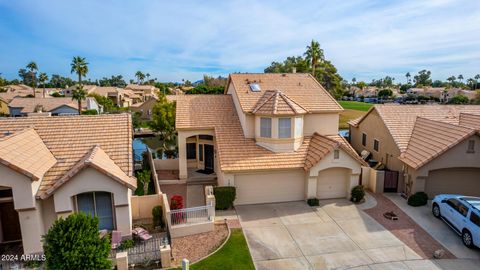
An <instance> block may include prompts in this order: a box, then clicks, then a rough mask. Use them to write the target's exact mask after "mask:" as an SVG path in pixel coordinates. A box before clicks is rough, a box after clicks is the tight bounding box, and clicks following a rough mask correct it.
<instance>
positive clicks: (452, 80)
mask: <svg viewBox="0 0 480 270" xmlns="http://www.w3.org/2000/svg"><path fill="white" fill-rule="evenodd" d="M456 79H457V78H455V76H450V77H448V78H447V81H449V82H450V84H451V85H452V86H454V85H455V80H456Z"/></svg>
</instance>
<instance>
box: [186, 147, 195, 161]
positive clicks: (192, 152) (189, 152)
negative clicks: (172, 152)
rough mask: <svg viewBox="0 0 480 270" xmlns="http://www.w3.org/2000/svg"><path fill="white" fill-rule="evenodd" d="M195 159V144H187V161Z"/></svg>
mask: <svg viewBox="0 0 480 270" xmlns="http://www.w3.org/2000/svg"><path fill="white" fill-rule="evenodd" d="M196 158H197V144H196V143H187V159H196Z"/></svg>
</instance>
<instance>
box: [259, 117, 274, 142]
mask: <svg viewBox="0 0 480 270" xmlns="http://www.w3.org/2000/svg"><path fill="white" fill-rule="evenodd" d="M260 137H262V138H271V137H272V118H267V117H261V118H260Z"/></svg>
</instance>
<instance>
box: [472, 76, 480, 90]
mask: <svg viewBox="0 0 480 270" xmlns="http://www.w3.org/2000/svg"><path fill="white" fill-rule="evenodd" d="M473 78H474V79H475V89H477V86H478V79H480V74H477V75H475V77H473Z"/></svg>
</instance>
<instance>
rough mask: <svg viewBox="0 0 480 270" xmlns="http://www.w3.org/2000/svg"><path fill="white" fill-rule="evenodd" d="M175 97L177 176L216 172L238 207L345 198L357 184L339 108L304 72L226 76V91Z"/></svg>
mask: <svg viewBox="0 0 480 270" xmlns="http://www.w3.org/2000/svg"><path fill="white" fill-rule="evenodd" d="M175 97H176V102H177V105H176V108H177V109H176V128H177V131H178V148H179V176H180V178H181V179H187V180H188V177H189V174H191V173H192V170H198V169H200V170H203V171H207V173H209V172H212V173H213V172H214V173H215V174H216V176H217V178H218V185H220V186H235V187H236V188H237V197H236V200H235V204H236V205H240V204H253V203H270V202H283V201H295V200H305V199H307V198H320V199H326V198H346V197H348V196H349V194H350V190H351V188H352V187H353V186H355V185H358V184H359V181H360V172H361V166H366V163H365V162H363V160H362V159H361V158H360V157H359V156H358V155H357V154H356V153H355V151H354V150H353V148H351V147H350V145H349V144H348V142H346V141H345V140H344V139H343V138H342V137H341V136H339V135H338V120H339V113H340V112H341V111H342V110H343V109H342V107H341V106H340V105H339V104H338V103H337V102H336V101H335V99H334V98H333V97H332V96H331V95H330V94H329V93H328V92H327V91H326V90H325V89H324V88H323V87H322V86H321V85H320V84H319V83H318V82H317V81H316V80H315V79H314V78H313V77H312V76H311V75H309V74H299V73H297V74H231V75H230V77H229V80H228V85H227V88H226V90H225V94H224V95H177V96H175Z"/></svg>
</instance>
